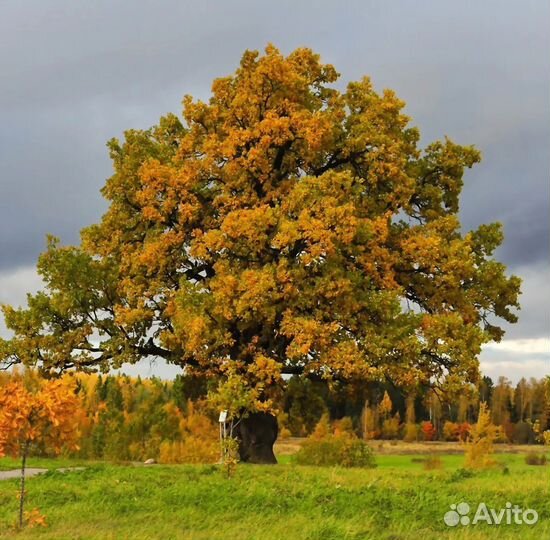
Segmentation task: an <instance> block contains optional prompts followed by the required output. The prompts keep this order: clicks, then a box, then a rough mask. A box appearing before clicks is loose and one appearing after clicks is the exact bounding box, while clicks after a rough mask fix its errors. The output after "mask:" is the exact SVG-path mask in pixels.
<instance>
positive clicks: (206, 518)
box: [0, 454, 550, 540]
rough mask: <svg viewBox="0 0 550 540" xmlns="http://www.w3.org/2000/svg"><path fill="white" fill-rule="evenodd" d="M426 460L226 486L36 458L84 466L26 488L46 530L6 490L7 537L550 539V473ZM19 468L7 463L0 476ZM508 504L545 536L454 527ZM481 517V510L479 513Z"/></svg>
mask: <svg viewBox="0 0 550 540" xmlns="http://www.w3.org/2000/svg"><path fill="white" fill-rule="evenodd" d="M421 457H422V456H421V455H420V454H418V455H392V454H387V455H386V454H382V455H378V456H377V463H378V467H377V468H376V469H368V470H357V469H341V468H317V467H300V466H296V465H294V464H293V463H292V457H291V456H289V455H284V456H282V457H281V459H280V461H281V463H280V464H279V465H276V466H258V465H239V467H238V469H237V472H236V475H235V477H234V478H232V479H229V480H228V479H226V478H225V477H224V476H223V475H222V474H221V472H220V470H219V469H218V468H217V467H216V466H190V465H173V466H168V465H155V466H150V467H145V466H136V465H130V464H128V465H112V464H106V463H92V462H84V463H83V462H78V461H72V460H66V459H62V460H40V459H31V460H30V464H29V466H31V467H45V468H52V467H61V466H68V465H73V466H74V465H85V466H86V467H87V468H86V470H84V471H77V472H70V473H59V472H49V473H47V474H46V475H44V476H40V477H36V478H32V479H30V480H29V481H28V499H29V504H28V508H29V509H31V508H34V507H37V508H39V509H40V511H41V512H42V513H43V514H44V515H45V516H46V519H47V522H48V527H47V528H42V527H37V528H34V529H26V530H24V531H22V532H15V530H14V529H13V523H14V522H15V517H16V511H17V510H16V509H17V504H18V501H17V498H16V491H17V486H18V484H17V481H15V480H5V481H1V482H0V538H18V539H27V538H42V539H51V540H64V539H71V540H76V539H98V540H100V539H101V540H106V539H113V540H115V539H116V540H119V539H143V540H145V539H157V538H158V539H163V540H169V539H192V540H216V539H223V540H232V539H239V540H245V539H246V540H248V539H251V540H252V539H257V540H271V539H273V540H281V539H284V540H294V539H296V540H298V539H299V540H309V539H311V540H322V539H326V540H339V539H346V540H348V539H349V540H352V539H353V540H363V539H388V540H389V539H393V540H398V539H415V540H416V539H419V538H420V539H422V540H431V539H434V540H436V539H437V540H439V539H444V538H457V539H458V538H460V539H474V538H475V539H484V538H495V539H496V538H498V539H506V538H518V539H530V538H533V539H535V538H536V539H537V540H538V539H540V540H542V539H544V538H550V466H546V467H534V466H527V465H525V463H524V459H523V456H522V455H521V454H501V455H499V456H498V457H497V459H498V460H499V461H500V462H502V463H503V464H506V466H507V468H508V471H507V473H503V472H502V469H495V470H492V471H484V472H479V473H475V474H474V475H472V476H470V475H468V474H467V473H464V472H463V470H461V467H462V464H463V456H461V455H457V454H452V455H442V456H441V459H442V461H443V468H442V469H438V470H432V471H428V470H424V467H423V464H422V463H421V462H419V459H420V458H421ZM14 466H17V462H15V461H13V460H10V459H3V460H0V468H1V469H4V470H5V469H11V468H14ZM463 501H464V502H468V503H469V504H470V506H471V507H474V509H475V507H477V504H478V503H480V502H484V503H486V504H487V505H488V506H489V507H493V508H495V509H500V508H504V506H505V504H506V502H508V501H509V502H511V503H513V504H518V505H519V506H521V507H522V508H524V509H525V508H533V509H535V510H537V512H538V513H539V521H538V523H537V524H535V525H530V526H529V525H506V524H501V525H498V526H497V525H487V524H477V525H475V526H473V525H470V526H467V527H464V526H461V525H458V526H457V527H454V528H450V527H448V526H446V525H445V523H444V522H443V516H444V514H445V512H447V511H448V510H449V508H450V505H451V504H456V503H460V502H463ZM471 514H473V511H472V512H471Z"/></svg>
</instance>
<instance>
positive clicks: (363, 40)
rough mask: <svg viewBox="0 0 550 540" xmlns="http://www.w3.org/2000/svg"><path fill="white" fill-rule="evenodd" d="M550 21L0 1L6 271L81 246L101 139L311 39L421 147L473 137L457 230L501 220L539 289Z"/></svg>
mask: <svg viewBox="0 0 550 540" xmlns="http://www.w3.org/2000/svg"><path fill="white" fill-rule="evenodd" d="M549 18H550V4H548V3H546V2H541V1H538V0H533V1H527V0H522V2H517V1H515V0H513V1H512V0H511V1H504V0H493V1H488V0H485V1H483V2H479V1H477V2H474V1H471V2H454V1H451V0H448V1H441V0H433V1H423V2H418V1H413V0H400V1H394V2H382V1H370V2H368V1H361V0H356V1H350V2H346V3H343V4H340V5H337V3H336V2H332V1H331V2H324V1H317V2H308V1H301V2H291V1H290V0H282V1H279V2H258V1H247V2H245V1H233V2H215V1H214V0H210V1H203V2H190V1H182V0H174V1H155V2H152V1H140V2H136V1H130V0H127V1H112V0H110V1H97V0H96V1H94V2H75V1H74V0H65V1H57V0H51V1H49V2H43V1H41V0H34V1H18V2H15V1H12V2H6V1H4V2H0V67H1V71H0V78H1V81H0V119H1V123H0V163H1V165H2V166H1V169H0V274H1V273H3V274H6V273H10V272H11V273H13V272H15V271H16V268H18V267H22V266H23V267H24V266H30V265H32V264H33V262H34V261H35V259H36V256H37V254H38V253H39V252H40V250H41V249H42V247H43V245H44V236H45V234H46V233H48V232H51V233H54V234H56V235H58V236H60V237H61V238H62V240H63V241H65V242H75V241H77V240H78V231H79V229H80V228H81V227H83V226H85V225H87V224H89V223H92V222H94V221H97V219H98V218H99V216H100V215H101V213H102V212H103V210H104V209H105V203H104V201H102V199H101V196H100V195H99V189H100V187H101V186H102V185H103V183H104V180H105V178H106V177H107V176H108V175H109V174H110V163H109V160H108V157H107V152H106V149H105V147H104V143H105V141H106V140H107V139H109V138H110V137H111V136H114V135H116V136H119V135H120V134H121V133H122V131H123V130H124V129H127V128H130V127H137V128H145V127H148V126H150V125H151V124H153V123H154V122H156V120H157V119H158V117H159V116H160V115H161V114H164V113H165V112H167V111H174V112H179V110H180V102H181V98H182V96H183V95H184V94H185V93H191V94H193V95H195V96H198V97H201V98H206V97H207V96H208V92H209V87H210V83H211V80H212V79H213V78H214V77H216V76H219V75H224V74H227V73H230V72H231V71H233V70H234V68H235V66H236V64H237V63H238V60H239V58H240V55H241V54H242V51H243V50H244V49H245V48H263V47H264V46H265V44H266V43H267V42H268V41H272V42H273V43H275V44H276V45H277V46H278V47H280V48H281V49H282V50H283V51H284V52H289V51H291V50H292V49H293V48H295V47H297V46H301V45H307V46H310V47H312V48H313V49H315V50H316V51H318V52H320V53H321V54H322V56H323V59H324V60H326V61H327V62H332V63H334V64H335V65H336V67H337V69H338V70H339V71H340V72H341V73H342V83H341V84H343V83H344V82H345V81H348V80H353V79H358V78H359V77H361V76H362V75H364V74H369V75H371V76H372V79H373V81H374V84H375V86H376V87H377V88H379V89H381V88H383V87H391V88H394V89H395V90H396V91H397V93H398V95H399V96H400V97H401V98H403V99H405V100H406V101H407V104H408V105H407V111H408V113H409V114H410V115H411V116H412V118H413V123H414V124H415V125H418V126H419V127H420V129H421V132H422V135H423V137H422V140H423V142H424V143H427V142H429V141H430V140H433V139H436V138H441V137H442V136H444V135H449V136H450V137H451V138H453V139H454V140H456V141H457V142H460V143H465V144H470V143H474V144H476V145H477V146H478V148H480V149H481V150H482V152H483V155H484V160H483V162H482V164H480V165H478V166H476V167H475V168H474V169H473V170H472V171H469V172H468V173H467V175H466V178H465V188H464V196H463V201H462V219H463V222H464V226H465V228H467V229H468V228H473V227H476V226H477V225H479V224H480V223H486V222H492V221H497V220H498V221H502V222H503V224H504V230H505V235H506V241H505V244H504V246H503V247H502V248H500V250H499V252H498V255H499V257H500V258H502V260H503V261H504V262H505V263H506V264H508V265H510V267H511V268H512V269H514V271H516V270H518V272H519V271H521V272H523V273H526V274H527V275H528V276H529V278H528V280H529V282H528V286H529V287H530V289H532V288H533V287H534V285H533V284H535V282H536V283H537V284H538V283H543V280H542V277H541V276H542V275H543V274H544V273H545V272H546V271H547V270H548V262H549V259H550V257H549V252H548V249H549V246H550V238H549V236H550V235H549V231H550V224H549V216H550V211H549V210H550V209H549V205H550V193H549V182H548V176H549V171H550V150H549V149H550V101H549V90H550V56H549V55H548V50H550V31H549V30H548V24H547V23H548V20H549ZM339 84H340V83H339ZM10 279H11V278H10ZM532 296H533V295H530V296H529V298H531V300H528V304H527V305H524V309H523V312H524V313H527V315H526V317H527V319H530V320H540V319H541V316H542V314H543V310H544V309H546V308H545V307H544V306H541V305H539V304H538V303H537V302H536V301H534V300H533V298H532ZM526 298H527V297H526ZM529 302H530V304H529ZM518 328H519V327H518Z"/></svg>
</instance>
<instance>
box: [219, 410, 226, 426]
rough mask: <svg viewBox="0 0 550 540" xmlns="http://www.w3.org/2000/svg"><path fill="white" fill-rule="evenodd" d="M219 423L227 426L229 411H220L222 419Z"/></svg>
mask: <svg viewBox="0 0 550 540" xmlns="http://www.w3.org/2000/svg"><path fill="white" fill-rule="evenodd" d="M218 421H219V423H220V424H225V422H226V421H227V411H220V418H219V420H218Z"/></svg>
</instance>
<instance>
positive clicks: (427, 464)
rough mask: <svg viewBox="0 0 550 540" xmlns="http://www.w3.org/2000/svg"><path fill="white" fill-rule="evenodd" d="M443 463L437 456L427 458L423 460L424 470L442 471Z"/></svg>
mask: <svg viewBox="0 0 550 540" xmlns="http://www.w3.org/2000/svg"><path fill="white" fill-rule="evenodd" d="M442 468H443V461H442V460H441V458H440V457H439V456H435V455H432V456H428V457H427V458H425V459H424V469H425V470H427V471H432V470H434V469H442Z"/></svg>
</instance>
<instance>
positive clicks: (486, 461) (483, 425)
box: [465, 402, 501, 469]
mask: <svg viewBox="0 0 550 540" xmlns="http://www.w3.org/2000/svg"><path fill="white" fill-rule="evenodd" d="M500 431H501V430H500V429H499V428H498V427H497V426H495V425H494V424H492V423H491V412H490V411H489V409H488V408H487V405H486V403H483V402H482V403H481V404H480V406H479V416H478V420H477V423H476V424H474V425H473V426H472V430H471V433H470V437H469V439H468V441H467V443H466V452H465V457H466V467H468V468H471V469H482V468H486V467H491V466H493V465H495V461H494V460H493V459H492V454H493V452H494V448H493V443H494V442H495V440H496V439H497V438H498V437H499V436H500Z"/></svg>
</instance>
